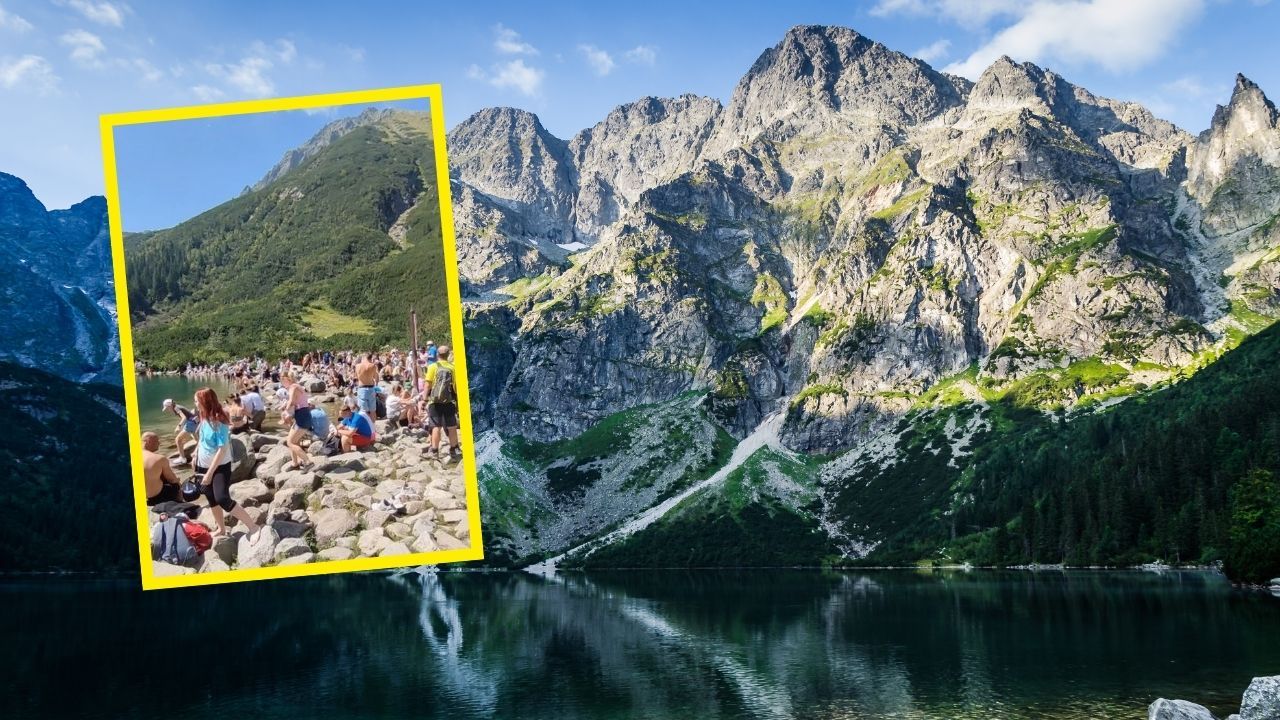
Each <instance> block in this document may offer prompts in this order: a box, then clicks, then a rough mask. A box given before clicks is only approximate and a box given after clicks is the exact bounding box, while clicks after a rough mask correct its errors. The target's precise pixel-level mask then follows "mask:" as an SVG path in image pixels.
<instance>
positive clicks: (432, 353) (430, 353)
mask: <svg viewBox="0 0 1280 720" xmlns="http://www.w3.org/2000/svg"><path fill="white" fill-rule="evenodd" d="M439 357H440V350H439V349H438V348H437V347H436V344H435V342H433V341H431V340H428V341H427V364H428V365H430V364H432V363H434V362H435V361H436V360H437V359H439Z"/></svg>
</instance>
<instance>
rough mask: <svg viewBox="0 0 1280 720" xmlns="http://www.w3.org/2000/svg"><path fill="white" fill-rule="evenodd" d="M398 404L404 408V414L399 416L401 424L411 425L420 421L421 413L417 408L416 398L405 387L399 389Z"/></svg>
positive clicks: (404, 425)
mask: <svg viewBox="0 0 1280 720" xmlns="http://www.w3.org/2000/svg"><path fill="white" fill-rule="evenodd" d="M400 405H401V407H403V408H404V414H403V415H402V416H401V417H400V425H401V426H403V427H413V426H415V425H417V424H418V423H419V422H420V421H421V419H422V418H421V415H422V413H421V412H419V410H418V402H417V398H416V397H415V396H414V394H413V393H412V392H410V391H409V388H407V387H406V388H404V389H403V390H401V391H400Z"/></svg>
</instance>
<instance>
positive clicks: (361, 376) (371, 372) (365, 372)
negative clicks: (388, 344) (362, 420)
mask: <svg viewBox="0 0 1280 720" xmlns="http://www.w3.org/2000/svg"><path fill="white" fill-rule="evenodd" d="M356 380H358V381H359V383H360V388H359V389H358V390H356V402H358V403H359V405H360V409H361V410H363V411H364V412H365V413H366V414H368V416H369V418H370V419H373V418H375V417H377V412H378V366H377V365H375V364H374V362H373V353H365V354H364V359H362V360H361V361H360V364H359V365H356Z"/></svg>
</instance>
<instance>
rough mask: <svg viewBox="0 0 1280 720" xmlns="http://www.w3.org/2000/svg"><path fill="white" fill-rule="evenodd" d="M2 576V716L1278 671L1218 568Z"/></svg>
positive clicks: (742, 698) (1213, 687)
mask: <svg viewBox="0 0 1280 720" xmlns="http://www.w3.org/2000/svg"><path fill="white" fill-rule="evenodd" d="M135 588H136V582H134V581H105V580H104V581H85V580H56V579H22V580H15V579H9V580H6V581H0V630H2V632H0V645H3V650H2V652H3V656H4V657H6V658H8V659H9V662H8V663H6V664H7V666H8V670H7V671H6V672H5V673H3V674H0V686H2V687H3V693H2V694H0V716H4V717H21V718H26V717H51V716H66V717H90V718H116V717H129V718H173V717H222V718H235V717H254V718H258V717H266V718H289V719H291V720H296V719H297V718H310V717H321V716H323V717H335V718H421V717H429V718H451V719H461V718H490V717H519V718H554V719H555V720H567V719H569V718H586V717H608V718H737V717H764V718H774V717H777V718H787V717H796V718H1144V717H1146V715H1145V708H1146V706H1147V704H1148V703H1149V702H1151V701H1152V700H1153V699H1155V698H1156V697H1159V696H1165V697H1179V698H1185V699H1190V700H1194V701H1196V702H1200V703H1202V704H1207V705H1209V706H1210V707H1211V708H1212V709H1214V710H1216V711H1217V712H1218V713H1219V714H1220V715H1225V714H1227V712H1229V711H1231V712H1233V711H1235V709H1236V704H1238V703H1239V698H1240V695H1241V693H1242V692H1243V691H1244V688H1245V687H1246V686H1247V685H1248V682H1249V680H1250V679H1251V678H1252V677H1253V676H1255V675H1266V674H1278V673H1280V642H1277V639H1278V638H1280V600H1276V599H1274V598H1271V597H1269V596H1264V595H1259V594H1256V593H1247V592H1242V591H1234V590H1232V589H1231V588H1230V587H1229V586H1228V585H1227V584H1226V583H1225V582H1223V581H1222V580H1221V579H1220V578H1218V577H1215V576H1211V575H1206V574H1199V573H1167V574H1164V575H1155V574H1147V573H1141V572H1127V573H1091V572H1065V573H1064V572H1041V573H1035V574H1033V573H1014V572H994V571H975V572H970V573H962V572H945V573H924V574H922V573H916V572H910V571H902V572H897V571H886V572H866V573H821V572H816V571H815V572H803V571H795V572H790V571H785V572H784V571H768V572H764V571H757V572H707V571H702V572H690V573H685V572H646V573H617V574H613V573H593V574H589V575H582V574H569V575H567V576H560V577H558V578H554V579H546V578H542V577H537V576H533V575H528V574H523V573H441V574H438V575H426V576H421V575H417V574H414V575H409V576H403V577H394V576H391V575H388V574H382V573H378V574H358V575H340V576H332V577H325V578H303V579H297V580H278V581H268V582H254V583H243V584H235V585H227V586H220V587H210V588H196V589H184V590H165V591H156V592H149V593H143V592H141V591H140V590H137V589H135Z"/></svg>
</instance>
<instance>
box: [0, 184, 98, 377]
mask: <svg viewBox="0 0 1280 720" xmlns="http://www.w3.org/2000/svg"><path fill="white" fill-rule="evenodd" d="M0 262H3V263H4V265H5V266H6V267H7V268H8V270H7V272H6V275H5V277H6V282H5V287H4V290H3V294H4V298H5V305H6V306H7V307H8V308H9V310H8V311H7V312H6V313H5V316H4V318H3V320H0V359H3V360H8V361H11V362H15V363H19V364H22V365H27V366H31V367H38V368H41V369H43V370H45V371H48V372H52V373H55V374H58V375H61V376H62V377H65V378H68V379H70V380H75V381H78V382H88V381H106V382H112V383H119V382H120V378H121V376H120V367H119V361H120V344H119V336H118V334H117V332H116V320H115V286H114V283H113V282H112V270H111V241H110V237H109V235H108V232H107V204H106V201H105V200H104V199H103V198H101V197H91V198H89V199H87V200H85V201H84V202H81V203H78V204H76V205H73V206H72V207H70V208H68V209H66V210H52V211H50V210H46V209H45V207H44V205H42V204H41V203H40V201H39V200H37V199H36V197H35V195H33V194H32V192H31V190H30V189H29V188H28V187H27V185H26V183H24V182H23V181H22V180H20V179H18V178H16V177H14V176H12V175H7V174H4V173H0Z"/></svg>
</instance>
